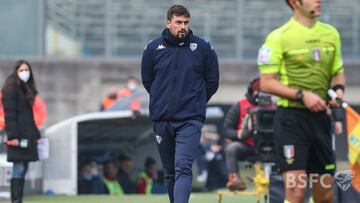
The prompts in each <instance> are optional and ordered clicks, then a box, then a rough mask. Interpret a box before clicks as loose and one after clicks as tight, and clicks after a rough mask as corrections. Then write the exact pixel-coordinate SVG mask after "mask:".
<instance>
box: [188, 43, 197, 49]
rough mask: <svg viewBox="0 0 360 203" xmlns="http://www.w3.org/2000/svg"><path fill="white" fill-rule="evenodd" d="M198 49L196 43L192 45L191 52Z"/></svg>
mask: <svg viewBox="0 0 360 203" xmlns="http://www.w3.org/2000/svg"><path fill="white" fill-rule="evenodd" d="M196 48H197V44H196V43H190V49H191V51H195V50H196Z"/></svg>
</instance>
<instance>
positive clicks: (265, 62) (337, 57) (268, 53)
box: [257, 18, 344, 108]
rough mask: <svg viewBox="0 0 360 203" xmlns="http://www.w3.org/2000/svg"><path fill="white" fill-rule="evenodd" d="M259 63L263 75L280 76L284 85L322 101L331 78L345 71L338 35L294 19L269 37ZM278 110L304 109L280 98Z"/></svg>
mask: <svg viewBox="0 0 360 203" xmlns="http://www.w3.org/2000/svg"><path fill="white" fill-rule="evenodd" d="M257 63H258V66H259V71H260V74H267V73H277V74H279V77H280V82H281V83H282V84H284V85H287V86H289V87H292V88H295V89H301V90H309V91H311V92H314V93H315V94H317V95H319V96H320V97H321V98H323V99H326V98H327V95H326V94H327V90H328V89H329V88H330V85H331V78H332V77H333V76H334V75H336V74H337V73H339V72H343V71H344V68H343V61H342V57H341V42H340V36H339V33H338V31H337V30H336V29H335V28H334V27H333V26H331V25H328V24H325V23H322V22H320V21H316V22H315V24H314V25H313V26H312V27H311V28H308V27H305V26H304V25H302V24H300V23H299V22H297V21H296V20H295V19H294V18H291V19H290V20H289V21H288V22H287V23H286V24H284V25H283V26H281V27H280V28H278V29H276V30H274V31H273V32H271V33H270V34H269V35H268V37H267V38H266V41H265V43H264V44H263V46H262V47H261V48H260V50H259V55H258V60H257ZM278 106H282V107H300V108H304V107H305V106H304V105H303V104H302V103H300V102H295V101H292V100H289V99H286V98H280V99H279V100H278Z"/></svg>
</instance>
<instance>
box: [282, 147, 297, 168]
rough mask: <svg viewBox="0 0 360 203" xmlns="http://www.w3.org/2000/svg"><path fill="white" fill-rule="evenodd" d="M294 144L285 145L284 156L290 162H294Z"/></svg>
mask: <svg viewBox="0 0 360 203" xmlns="http://www.w3.org/2000/svg"><path fill="white" fill-rule="evenodd" d="M294 148H295V147H294V145H284V151H283V152H284V157H285V158H286V162H287V163H288V164H292V163H293V162H294V157H295V149H294Z"/></svg>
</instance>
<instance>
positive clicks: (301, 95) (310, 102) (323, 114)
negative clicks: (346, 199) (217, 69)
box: [258, 0, 345, 203]
mask: <svg viewBox="0 0 360 203" xmlns="http://www.w3.org/2000/svg"><path fill="white" fill-rule="evenodd" d="M286 3H287V4H288V5H289V6H290V8H291V9H292V10H293V17H292V18H291V19H290V20H289V21H288V22H287V23H285V24H284V25H282V26H280V27H279V28H277V29H275V30H274V31H272V32H271V33H270V34H269V35H268V36H267V38H266V41H265V43H264V44H263V45H262V47H261V48H260V50H259V55H258V67H259V72H260V80H261V90H262V91H264V92H267V93H270V94H273V95H276V96H278V97H279V100H278V101H277V106H278V107H277V110H276V114H275V119H274V136H275V137H274V138H275V144H276V152H277V158H278V166H279V167H280V172H281V173H282V175H283V177H284V183H285V188H286V190H285V191H286V192H285V193H286V195H285V196H286V199H285V202H292V203H295V202H296V203H297V202H304V196H305V191H306V184H304V183H307V178H308V177H310V178H309V184H308V185H309V186H310V187H311V188H312V194H313V199H314V201H315V202H334V194H333V184H334V173H335V169H336V165H335V155H334V151H333V149H332V136H331V119H330V117H329V115H328V114H327V108H328V104H330V105H331V106H336V101H335V100H333V101H329V100H328V98H327V91H328V89H330V88H332V89H333V90H334V91H335V92H336V95H337V97H338V98H340V99H343V97H344V91H345V75H344V66H343V60H342V57H341V40H340V34H339V32H338V31H337V30H336V28H334V27H333V26H331V25H329V24H325V23H323V22H321V21H320V20H318V17H320V14H321V6H322V1H321V0H286ZM310 181H311V182H310Z"/></svg>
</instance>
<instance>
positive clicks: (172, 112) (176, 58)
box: [170, 46, 179, 117]
mask: <svg viewBox="0 0 360 203" xmlns="http://www.w3.org/2000/svg"><path fill="white" fill-rule="evenodd" d="M178 61H179V47H178V46H176V51H175V66H174V74H173V83H172V98H171V103H170V106H171V108H170V110H171V111H170V113H171V114H170V115H171V117H172V116H174V113H175V112H174V111H175V110H174V107H175V96H176V73H177V68H178Z"/></svg>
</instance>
